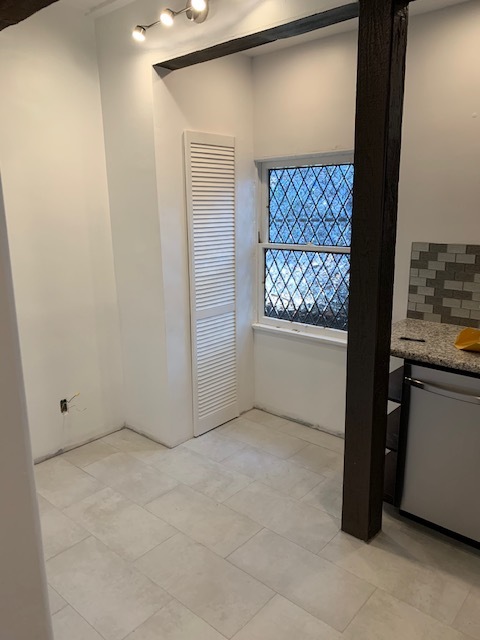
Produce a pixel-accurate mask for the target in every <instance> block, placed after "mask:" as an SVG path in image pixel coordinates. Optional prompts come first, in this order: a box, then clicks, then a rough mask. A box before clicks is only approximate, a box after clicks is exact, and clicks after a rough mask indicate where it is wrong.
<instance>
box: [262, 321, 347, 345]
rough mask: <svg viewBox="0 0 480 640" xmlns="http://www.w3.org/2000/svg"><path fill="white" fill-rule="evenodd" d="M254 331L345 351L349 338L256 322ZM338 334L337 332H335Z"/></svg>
mask: <svg viewBox="0 0 480 640" xmlns="http://www.w3.org/2000/svg"><path fill="white" fill-rule="evenodd" d="M252 327H253V330H254V331H258V332H260V333H270V334H272V335H274V334H276V335H278V336H282V337H284V338H288V339H293V340H301V341H304V342H316V343H317V344H318V343H323V344H329V345H331V346H335V347H340V348H343V349H346V348H347V339H348V338H347V336H348V334H347V333H345V335H344V336H338V335H331V336H330V335H327V334H320V333H308V332H306V331H300V330H299V331H296V330H295V329H287V328H285V327H275V326H273V325H268V324H261V323H259V322H254V323H253V325H252ZM327 331H328V330H327ZM335 333H336V332H335Z"/></svg>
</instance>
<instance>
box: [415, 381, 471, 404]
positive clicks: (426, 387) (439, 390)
mask: <svg viewBox="0 0 480 640" xmlns="http://www.w3.org/2000/svg"><path fill="white" fill-rule="evenodd" d="M405 382H406V383H407V384H409V385H410V386H411V387H416V388H417V389H422V390H423V391H428V393H434V394H436V395H437V396H443V397H444V398H450V399H451V400H459V401H460V402H469V403H470V404H478V405H480V396H476V395H474V394H473V393H460V392H458V391H453V390H452V389H449V388H448V387H442V386H441V385H439V384H432V383H430V382H423V380H415V378H409V377H405Z"/></svg>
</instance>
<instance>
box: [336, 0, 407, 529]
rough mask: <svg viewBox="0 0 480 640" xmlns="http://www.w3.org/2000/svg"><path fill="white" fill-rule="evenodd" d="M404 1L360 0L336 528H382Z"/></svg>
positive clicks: (404, 49) (405, 38)
mask: <svg viewBox="0 0 480 640" xmlns="http://www.w3.org/2000/svg"><path fill="white" fill-rule="evenodd" d="M408 4H409V1H408V0H360V16H359V17H360V21H359V42H358V74H357V107H356V122H355V178H354V197H353V221H352V253H351V275H350V303H349V326H348V357H347V410H346V424H345V471H344V487H343V516H342V529H343V530H344V531H346V532H347V533H350V534H351V535H353V536H355V537H356V538H360V539H361V540H369V539H371V538H372V537H373V536H375V535H376V534H377V533H378V531H380V529H381V526H382V502H383V480H384V460H385V440H386V428H387V396H388V371H389V358H390V334H391V321H392V305H393V278H394V265H395V240H396V229H397V204H398V181H399V173H400V148H401V131H402V116H403V93H404V79H405V56H406V47H407V25H408Z"/></svg>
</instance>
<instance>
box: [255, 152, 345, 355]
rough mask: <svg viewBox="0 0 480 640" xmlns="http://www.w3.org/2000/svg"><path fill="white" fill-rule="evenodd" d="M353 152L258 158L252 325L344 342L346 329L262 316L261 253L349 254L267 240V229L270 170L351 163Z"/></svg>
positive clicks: (312, 246) (263, 290)
mask: <svg viewBox="0 0 480 640" xmlns="http://www.w3.org/2000/svg"><path fill="white" fill-rule="evenodd" d="M353 157H354V153H353V151H338V152H334V153H316V154H312V155H302V156H286V157H283V158H275V159H268V160H257V161H256V165H257V171H258V184H259V194H258V214H257V237H258V240H257V249H256V262H257V278H256V281H257V296H256V298H257V314H256V323H255V325H256V326H257V327H259V328H268V327H271V328H273V329H277V330H278V329H281V330H282V333H283V332H291V334H292V335H295V334H297V335H298V334H300V335H302V336H311V337H317V338H324V339H325V340H326V341H329V340H330V341H332V342H334V343H337V344H338V343H343V342H344V343H345V344H346V340H347V336H348V331H344V330H342V329H331V328H329V327H317V326H315V325H311V324H304V323H301V322H294V321H292V320H282V319H280V318H270V317H268V316H266V315H265V312H264V311H265V262H264V255H265V250H267V249H285V250H289V251H292V250H295V251H309V252H314V253H341V254H348V255H349V254H350V247H327V246H324V245H314V244H282V243H278V242H269V241H268V230H269V193H270V185H269V181H268V176H269V170H270V169H279V168H283V169H285V168H295V167H305V166H324V165H338V164H353Z"/></svg>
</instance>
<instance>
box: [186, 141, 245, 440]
mask: <svg viewBox="0 0 480 640" xmlns="http://www.w3.org/2000/svg"><path fill="white" fill-rule="evenodd" d="M185 164H186V193H187V216H188V240H189V262H190V299H191V323H192V365H193V366H192V370H193V416H194V433H195V435H196V436H199V435H201V434H202V433H205V432H206V431H209V430H210V429H213V428H215V427H218V426H219V425H221V424H223V423H225V422H228V420H232V419H233V418H236V417H237V416H238V415H239V410H238V397H237V340H236V312H235V139H234V138H229V137H225V136H217V135H213V134H205V133H196V132H190V131H187V132H186V133H185Z"/></svg>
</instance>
